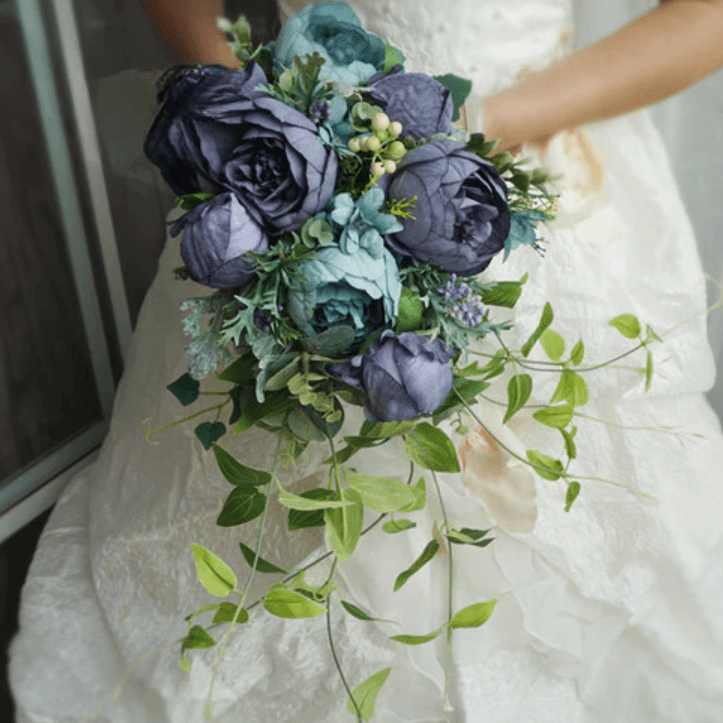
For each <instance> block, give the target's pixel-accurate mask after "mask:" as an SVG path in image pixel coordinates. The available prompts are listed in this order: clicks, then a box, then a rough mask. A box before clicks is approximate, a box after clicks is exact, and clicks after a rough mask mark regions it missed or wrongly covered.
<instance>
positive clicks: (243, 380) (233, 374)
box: [217, 351, 257, 387]
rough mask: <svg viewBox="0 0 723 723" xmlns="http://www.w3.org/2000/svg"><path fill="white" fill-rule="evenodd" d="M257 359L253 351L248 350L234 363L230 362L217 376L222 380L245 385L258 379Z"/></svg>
mask: <svg viewBox="0 0 723 723" xmlns="http://www.w3.org/2000/svg"><path fill="white" fill-rule="evenodd" d="M256 364H257V359H256V357H255V356H254V355H253V352H251V351H247V352H246V353H245V354H243V355H241V356H240V357H239V358H238V359H236V360H235V361H234V362H233V363H231V364H229V365H228V366H227V367H226V368H225V369H224V370H223V371H222V372H221V373H220V374H218V375H217V378H218V379H219V380H220V381H222V382H232V383H233V384H237V385H239V386H242V387H245V386H246V385H247V384H250V383H251V382H253V381H254V380H255V379H256V372H255V370H254V369H255V366H256Z"/></svg>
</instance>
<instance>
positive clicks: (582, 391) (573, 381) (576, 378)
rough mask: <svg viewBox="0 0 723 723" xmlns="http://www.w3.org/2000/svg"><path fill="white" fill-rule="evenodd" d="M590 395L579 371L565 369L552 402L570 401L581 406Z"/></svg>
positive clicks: (576, 405)
mask: <svg viewBox="0 0 723 723" xmlns="http://www.w3.org/2000/svg"><path fill="white" fill-rule="evenodd" d="M589 397H590V392H589V390H588V387H587V383H586V382H585V380H584V379H583V378H582V377H581V376H580V375H579V374H578V373H577V372H573V371H571V370H570V369H564V370H563V372H562V374H560V381H559V382H558V384H557V388H556V389H555V393H554V394H553V395H552V398H551V399H550V402H551V403H553V404H554V403H555V402H562V401H568V402H570V404H572V406H573V407H581V406H582V405H584V404H587V401H588V399H589Z"/></svg>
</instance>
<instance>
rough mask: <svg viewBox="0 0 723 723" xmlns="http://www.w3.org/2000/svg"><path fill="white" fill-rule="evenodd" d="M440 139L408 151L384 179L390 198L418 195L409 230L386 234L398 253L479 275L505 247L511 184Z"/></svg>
mask: <svg viewBox="0 0 723 723" xmlns="http://www.w3.org/2000/svg"><path fill="white" fill-rule="evenodd" d="M463 147H464V144H462V143H460V142H458V141H449V140H439V141H432V142H430V143H427V144H425V145H423V146H420V147H419V148H415V149H413V150H411V151H409V152H408V153H406V154H405V155H404V156H403V157H402V159H401V161H400V162H399V166H398V168H397V172H396V173H395V174H394V176H391V177H390V176H382V178H381V180H380V181H379V182H378V185H379V186H380V187H382V189H383V190H385V191H386V195H387V198H388V199H389V200H390V201H397V200H402V199H410V198H413V197H414V196H416V197H417V201H416V203H415V205H414V208H413V215H414V218H402V219H401V222H402V224H403V226H404V230H403V231H401V232H398V233H392V234H390V235H388V236H387V237H386V241H387V244H388V245H389V246H391V247H392V248H393V249H394V250H395V251H397V252H398V253H400V254H402V255H404V256H409V257H411V258H412V259H414V260H416V261H429V262H430V263H432V264H436V265H437V266H441V267H442V268H443V269H444V270H445V271H447V272H448V273H455V274H458V275H459V276H474V275H475V274H478V273H480V272H481V271H482V270H483V269H485V268H487V266H488V265H489V263H490V261H491V260H492V258H493V257H494V256H495V254H497V253H498V252H499V251H501V250H502V249H503V248H504V245H505V240H506V239H507V236H508V234H509V232H510V211H509V207H508V206H507V186H506V185H505V182H504V180H503V179H502V178H501V177H500V175H499V173H497V171H496V169H495V167H494V166H493V165H492V164H491V163H489V162H487V161H484V160H482V159H481V158H479V157H478V156H476V155H474V154H472V153H468V152H467V151H464V150H462V149H463Z"/></svg>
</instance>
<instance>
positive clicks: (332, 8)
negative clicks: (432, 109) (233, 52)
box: [274, 2, 386, 86]
mask: <svg viewBox="0 0 723 723" xmlns="http://www.w3.org/2000/svg"><path fill="white" fill-rule="evenodd" d="M385 48H386V44H385V43H384V41H383V40H382V39H381V38H379V37H378V36H376V35H374V34H373V33H369V32H367V31H366V30H364V28H363V27H362V24H361V21H360V20H359V18H358V17H357V15H356V13H355V12H354V11H353V10H352V9H351V7H349V5H347V3H345V2H327V3H322V4H319V5H309V6H308V7H306V8H304V9H303V10H302V11H301V12H300V13H298V14H296V15H294V16H293V17H292V18H291V19H290V20H288V21H287V23H286V24H285V25H284V27H283V28H282V29H281V32H280V33H279V36H278V37H277V39H276V43H275V44H274V52H275V54H276V59H277V60H278V61H279V62H281V63H282V64H283V65H284V66H286V67H291V65H292V64H293V60H294V56H295V55H298V56H300V57H302V58H303V57H305V56H307V55H311V54H312V53H314V52H316V53H319V55H321V57H322V58H324V59H325V60H326V63H325V64H324V67H323V68H322V69H321V74H320V77H321V78H324V79H327V80H334V81H337V82H339V83H344V84H346V85H350V86H358V85H363V84H364V83H366V82H367V81H368V80H369V78H370V77H371V76H372V75H374V73H377V72H379V71H381V70H383V68H384V62H385Z"/></svg>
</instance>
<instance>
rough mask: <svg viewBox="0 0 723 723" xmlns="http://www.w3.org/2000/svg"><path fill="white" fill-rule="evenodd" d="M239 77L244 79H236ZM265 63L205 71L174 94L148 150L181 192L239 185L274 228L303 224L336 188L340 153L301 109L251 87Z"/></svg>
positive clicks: (252, 210) (260, 219) (262, 79)
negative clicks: (214, 71) (232, 69)
mask: <svg viewBox="0 0 723 723" xmlns="http://www.w3.org/2000/svg"><path fill="white" fill-rule="evenodd" d="M238 78H240V79H241V80H240V81H239V80H237V79H238ZM259 84H266V76H265V75H264V73H263V71H262V70H261V68H260V67H259V66H257V65H256V64H255V63H249V65H248V66H247V67H246V69H245V70H244V71H242V72H239V71H230V70H225V71H224V70H221V71H219V73H213V74H207V75H205V76H204V77H203V78H202V79H201V80H200V81H198V82H196V83H195V84H194V85H192V86H190V87H189V88H188V92H187V93H186V94H184V92H183V91H184V87H182V88H181V89H175V90H174V92H173V93H171V94H169V97H168V98H167V100H166V104H165V105H164V107H163V109H162V110H161V113H160V114H159V116H158V118H157V119H156V121H155V122H154V124H153V126H152V127H151V130H150V132H149V134H148V139H147V140H146V146H145V150H146V155H148V157H149V158H150V159H151V160H152V161H153V162H154V163H156V165H158V166H159V167H160V168H161V171H162V173H163V176H164V178H165V179H166V180H167V181H168V183H169V185H170V186H171V187H172V188H173V190H174V191H175V192H176V193H178V194H179V195H183V194H186V193H194V192H197V191H202V190H203V191H210V192H213V193H220V192H223V191H232V192H234V193H236V194H237V195H238V196H239V198H240V199H241V201H242V202H243V204H244V206H245V207H246V209H247V210H248V212H249V214H250V215H251V216H253V217H254V219H255V220H256V223H257V224H258V225H260V226H263V227H264V228H265V229H266V231H267V232H268V233H269V234H270V235H280V234H282V233H285V232H286V231H290V230H292V229H295V228H298V227H299V226H301V224H302V223H303V222H304V221H305V220H306V218H308V217H309V216H313V215H314V214H315V213H317V212H319V211H321V210H322V209H323V208H324V206H325V205H326V202H327V201H328V200H329V198H331V196H332V194H333V192H334V185H335V183H336V175H337V167H338V164H337V158H336V155H335V154H334V152H333V151H332V150H331V149H329V148H327V147H325V146H324V145H323V144H322V143H321V141H320V139H319V136H318V131H317V127H316V125H315V124H314V123H313V122H312V121H311V120H309V118H307V117H306V116H305V115H304V114H303V113H301V112H300V111H298V110H296V109H295V108H291V107H290V106H288V105H286V104H285V103H282V102H281V101H278V100H276V99H274V98H270V97H269V96H267V95H265V94H264V93H260V92H258V91H255V90H253V88H254V87H255V86H256V85H259Z"/></svg>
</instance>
